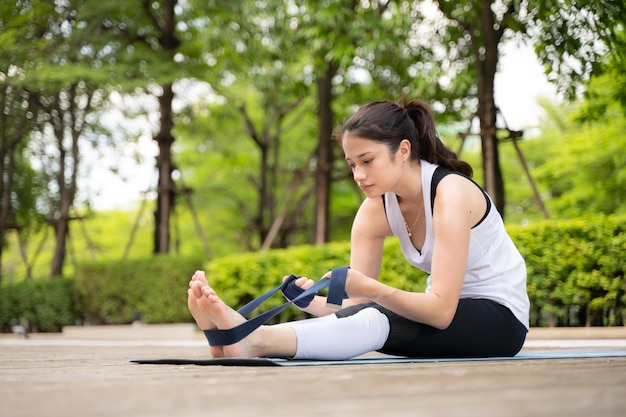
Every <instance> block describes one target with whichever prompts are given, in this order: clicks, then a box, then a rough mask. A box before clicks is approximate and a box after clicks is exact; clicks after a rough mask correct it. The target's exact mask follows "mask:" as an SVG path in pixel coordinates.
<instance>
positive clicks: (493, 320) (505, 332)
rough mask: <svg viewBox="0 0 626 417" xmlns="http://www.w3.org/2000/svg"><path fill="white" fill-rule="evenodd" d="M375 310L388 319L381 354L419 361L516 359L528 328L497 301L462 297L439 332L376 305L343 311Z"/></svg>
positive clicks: (346, 313)
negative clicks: (497, 357)
mask: <svg viewBox="0 0 626 417" xmlns="http://www.w3.org/2000/svg"><path fill="white" fill-rule="evenodd" d="M368 307H373V308H376V309H377V310H379V311H380V312H382V313H383V314H385V315H386V316H387V317H388V318H389V336H388V337H387V341H386V342H385V345H384V346H383V347H382V348H381V349H380V350H379V352H382V353H386V354H390V355H401V356H410V357H418V358H429V357H430V358H433V357H437V358H445V357H449V358H450V357H457V358H461V357H465V358H472V357H474V358H480V357H496V356H500V357H504V356H515V355H516V354H517V353H518V352H519V351H520V349H521V348H522V345H523V344H524V340H525V339H526V332H527V330H526V327H524V325H523V324H522V323H520V321H519V320H518V319H517V318H516V317H515V316H514V315H513V313H512V312H511V310H509V309H508V308H507V307H505V306H503V305H501V304H499V303H496V302H495V301H491V300H485V299H474V298H463V299H461V300H459V306H458V307H457V310H456V314H455V315H454V319H453V320H452V323H451V324H450V326H448V328H446V329H445V330H439V329H437V328H435V327H432V326H428V325H426V324H423V323H417V322H414V321H411V320H408V319H406V318H404V317H402V316H399V315H398V314H396V313H394V312H392V311H389V310H387V309H386V308H384V307H381V306H379V305H378V304H376V303H367V304H359V305H355V306H351V307H347V308H345V309H342V310H340V311H338V312H337V313H336V315H337V317H340V318H341V317H347V316H351V315H353V314H355V313H356V312H358V311H359V310H362V309H364V308H368Z"/></svg>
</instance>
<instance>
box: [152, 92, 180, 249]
mask: <svg viewBox="0 0 626 417" xmlns="http://www.w3.org/2000/svg"><path fill="white" fill-rule="evenodd" d="M162 88H163V94H161V96H160V97H159V109H160V113H161V123H160V127H159V133H158V134H157V135H156V137H155V138H154V140H155V141H156V142H157V144H158V145H159V156H157V160H156V166H157V170H158V172H159V180H158V187H157V208H156V211H155V212H154V220H155V230H154V253H168V252H169V248H170V216H171V214H172V212H173V210H174V195H175V186H174V181H173V179H172V172H173V171H174V164H173V163H172V144H173V143H174V136H173V135H172V128H173V126H174V122H173V119H172V100H173V99H174V91H173V90H172V84H171V83H170V84H166V85H164V86H162Z"/></svg>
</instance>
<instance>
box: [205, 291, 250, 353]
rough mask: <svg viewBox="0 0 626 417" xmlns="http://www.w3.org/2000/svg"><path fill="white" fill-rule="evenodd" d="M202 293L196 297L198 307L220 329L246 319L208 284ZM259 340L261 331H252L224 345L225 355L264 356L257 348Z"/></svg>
mask: <svg viewBox="0 0 626 417" xmlns="http://www.w3.org/2000/svg"><path fill="white" fill-rule="evenodd" d="M202 294H203V296H202V297H200V298H197V299H196V302H197V303H196V307H197V308H198V310H199V312H201V313H202V315H203V317H208V319H209V320H210V321H211V322H212V323H213V324H214V325H215V326H217V328H218V329H220V330H229V329H232V328H233V327H236V326H238V325H240V324H241V323H244V322H245V321H246V319H245V317H243V316H242V315H241V314H239V313H238V312H236V311H235V310H233V309H232V308H230V307H229V306H227V305H226V304H225V303H224V302H223V301H222V299H221V298H219V297H218V295H217V293H216V292H215V291H214V290H213V289H212V288H211V287H209V286H208V285H205V286H202ZM194 317H195V316H194ZM259 342H260V335H259V332H258V331H255V332H252V333H251V334H250V335H248V336H247V337H245V338H244V339H242V340H241V341H239V342H237V343H235V344H232V345H226V346H222V349H223V355H224V356H226V357H233V358H244V357H257V356H262V355H261V354H260V353H261V352H260V351H259V350H258V349H257V348H256V346H258V344H259Z"/></svg>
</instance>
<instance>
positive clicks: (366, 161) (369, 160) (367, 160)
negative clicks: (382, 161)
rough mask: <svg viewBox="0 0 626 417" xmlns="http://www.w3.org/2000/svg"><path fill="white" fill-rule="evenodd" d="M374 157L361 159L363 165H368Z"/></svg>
mask: <svg viewBox="0 0 626 417" xmlns="http://www.w3.org/2000/svg"><path fill="white" fill-rule="evenodd" d="M373 160H374V159H366V160H365V161H363V165H369V164H370V163H371V162H372V161H373Z"/></svg>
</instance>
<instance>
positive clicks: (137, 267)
mask: <svg viewBox="0 0 626 417" xmlns="http://www.w3.org/2000/svg"><path fill="white" fill-rule="evenodd" d="M202 262H203V261H202V259H201V258H189V257H180V256H177V255H159V256H156V257H154V258H150V259H143V260H136V261H124V262H122V261H120V262H106V263H88V264H83V265H79V266H77V267H76V270H75V272H74V299H75V302H76V308H77V311H78V312H79V313H80V315H81V319H83V320H84V321H86V322H88V323H91V324H124V323H130V322H132V321H133V320H134V319H135V318H136V315H137V314H140V315H141V319H142V321H144V322H148V323H176V322H185V321H190V320H192V317H191V316H190V315H189V311H188V309H187V303H186V299H187V288H188V283H189V279H190V278H191V275H192V274H193V272H194V271H195V270H196V269H199V268H201V267H202Z"/></svg>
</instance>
